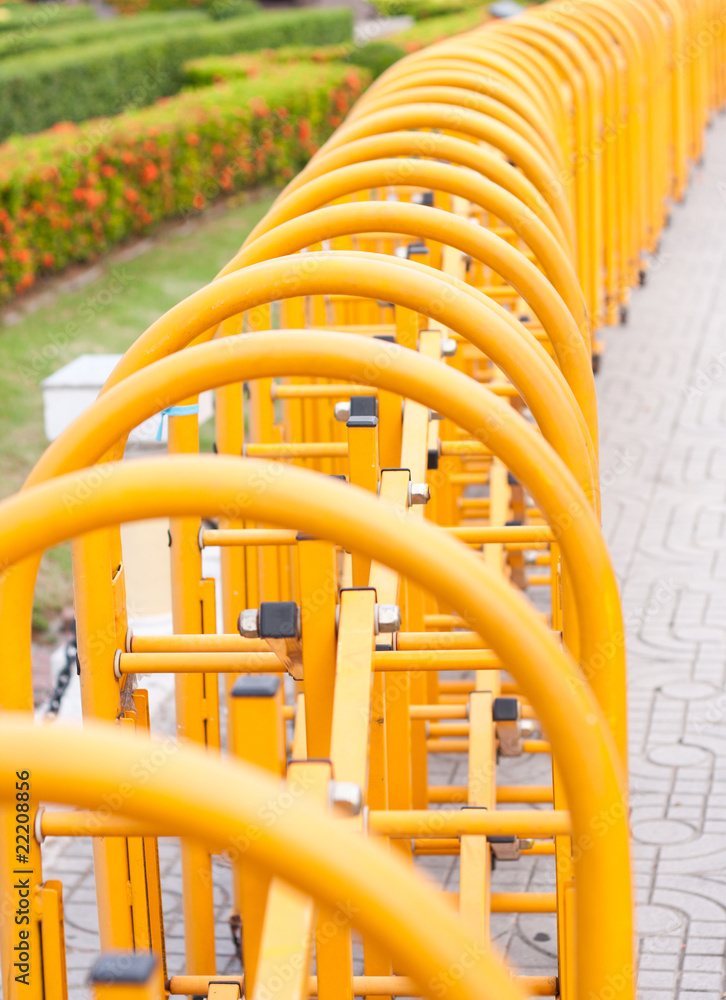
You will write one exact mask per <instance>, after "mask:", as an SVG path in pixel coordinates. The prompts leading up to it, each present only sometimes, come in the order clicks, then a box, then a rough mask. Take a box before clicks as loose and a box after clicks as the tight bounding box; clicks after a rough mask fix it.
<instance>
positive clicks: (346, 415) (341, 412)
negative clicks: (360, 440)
mask: <svg viewBox="0 0 726 1000" xmlns="http://www.w3.org/2000/svg"><path fill="white" fill-rule="evenodd" d="M333 412H334V414H335V419H336V420H337V421H338V422H339V423H341V424H345V423H347V422H348V421H349V420H350V400H349V399H345V400H343V401H342V402H340V403H336V404H335V409H334V411H333Z"/></svg>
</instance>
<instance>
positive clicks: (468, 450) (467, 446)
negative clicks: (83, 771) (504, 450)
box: [441, 441, 492, 457]
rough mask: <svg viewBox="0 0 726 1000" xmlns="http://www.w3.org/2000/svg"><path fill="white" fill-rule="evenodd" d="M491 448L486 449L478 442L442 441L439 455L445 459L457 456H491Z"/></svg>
mask: <svg viewBox="0 0 726 1000" xmlns="http://www.w3.org/2000/svg"><path fill="white" fill-rule="evenodd" d="M491 453H492V452H491V448H487V446H486V445H485V444H482V443H481V442H480V441H442V442H441V454H442V455H444V456H447V457H451V456H457V455H491Z"/></svg>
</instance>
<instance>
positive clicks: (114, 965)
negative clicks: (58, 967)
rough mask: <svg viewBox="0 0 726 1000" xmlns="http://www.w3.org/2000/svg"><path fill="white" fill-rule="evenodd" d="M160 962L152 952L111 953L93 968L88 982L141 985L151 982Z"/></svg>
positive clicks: (99, 960) (101, 958) (102, 957)
mask: <svg viewBox="0 0 726 1000" xmlns="http://www.w3.org/2000/svg"><path fill="white" fill-rule="evenodd" d="M158 962H159V960H158V958H157V957H156V955H153V954H152V953H151V952H150V951H109V952H108V953H107V954H105V955H101V957H100V958H99V959H98V961H97V962H96V964H95V965H94V966H93V968H92V969H91V971H90V973H89V976H88V982H89V983H98V984H101V983H118V984H128V985H141V984H142V983H146V982H148V981H149V979H150V978H151V976H152V975H153V973H154V972H155V970H156V968H157V965H158Z"/></svg>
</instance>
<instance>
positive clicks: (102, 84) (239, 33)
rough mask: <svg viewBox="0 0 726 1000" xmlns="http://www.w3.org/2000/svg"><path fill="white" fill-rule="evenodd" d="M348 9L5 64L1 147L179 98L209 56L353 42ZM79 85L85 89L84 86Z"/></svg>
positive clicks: (176, 32) (0, 82)
mask: <svg viewBox="0 0 726 1000" xmlns="http://www.w3.org/2000/svg"><path fill="white" fill-rule="evenodd" d="M351 33H352V13H351V10H350V9H349V8H347V7H343V8H339V7H330V8H307V9H302V10H287V11H279V12H274V13H267V12H265V13H260V14H253V15H250V16H249V17H241V18H232V19H230V20H228V21H224V22H221V23H216V22H213V21H210V22H208V23H206V24H201V25H200V24H196V23H195V24H194V25H190V26H178V27H175V28H173V29H172V30H168V31H166V30H165V31H163V32H162V31H159V30H154V31H151V32H149V33H148V34H146V35H141V36H133V37H130V38H122V39H114V40H106V41H104V42H97V43H94V44H89V45H76V46H72V47H69V48H64V49H57V50H54V51H52V52H37V53H30V54H29V55H25V56H18V57H15V58H11V59H5V60H3V61H2V62H0V140H2V139H5V138H6V137H7V136H10V135H14V134H22V133H28V132H39V131H41V130H43V129H46V128H48V127H49V126H51V125H54V124H55V123H56V122H78V121H84V120H85V119H87V118H93V117H95V116H98V115H115V114H119V113H121V112H123V111H125V110H127V109H128V108H132V107H142V106H144V105H147V104H151V103H152V102H154V101H155V100H157V99H158V98H160V97H167V96H170V95H172V94H176V93H177V92H178V91H179V90H180V89H181V87H182V84H183V81H184V77H183V72H182V65H183V63H184V62H186V61H187V60H189V59H193V58H195V57H198V56H202V55H208V54H212V53H220V54H231V53H233V52H249V51H253V50H255V49H259V48H261V47H262V46H265V47H268V48H277V47H279V46H283V45H291V44H293V43H296V44H300V45H329V44H333V43H339V42H344V41H347V40H349V39H350V37H351ZM80 81H82V85H80Z"/></svg>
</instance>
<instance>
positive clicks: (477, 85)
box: [348, 63, 565, 167]
mask: <svg viewBox="0 0 726 1000" xmlns="http://www.w3.org/2000/svg"><path fill="white" fill-rule="evenodd" d="M400 85H401V84H400V82H398V81H391V82H389V83H385V82H384V83H383V85H382V86H380V87H378V88H377V90H376V91H375V92H374V94H373V95H372V97H373V99H375V100H379V99H380V98H381V97H383V96H384V95H387V94H390V93H394V92H395V91H396V90H398V89H399V87H400ZM421 86H440V87H441V86H443V87H461V88H463V89H465V90H473V91H476V92H477V93H479V94H485V95H487V96H488V97H493V98H495V99H496V100H498V101H500V102H501V103H502V104H506V105H507V106H508V107H510V108H511V109H512V110H513V111H516V112H517V113H518V114H519V115H520V116H521V117H522V118H524V119H525V120H526V121H527V122H528V123H529V124H530V125H531V126H532V128H534V129H535V130H537V132H538V134H539V136H540V137H541V139H542V140H543V141H544V142H545V143H546V144H547V147H548V149H549V152H550V154H551V155H552V156H553V157H554V158H555V159H556V160H557V161H558V162H560V163H561V165H562V166H563V167H564V163H565V160H564V156H563V152H562V148H561V147H560V145H559V144H558V142H557V136H556V134H555V132H554V130H553V129H552V128H551V126H550V124H549V123H548V122H547V121H546V120H544V119H543V118H542V116H541V115H540V114H539V112H538V110H537V106H536V104H535V103H534V102H533V101H532V99H531V98H530V97H529V96H528V95H527V94H522V93H521V92H520V91H519V90H517V89H516V88H515V87H512V86H509V85H508V84H506V83H502V82H501V81H499V80H493V79H492V78H491V77H485V76H483V75H482V74H479V73H474V72H471V71H470V70H465V69H458V70H455V69H443V68H438V67H437V66H436V64H435V63H434V65H433V66H432V67H431V68H429V66H428V63H427V64H426V66H425V67H422V68H421V69H420V70H419V71H418V72H416V71H414V72H412V73H411V74H410V75H408V76H407V77H406V78H405V87H407V88H408V87H421ZM366 96H367V94H364V95H363V97H362V98H361V100H360V101H359V102H358V104H357V105H356V106H355V108H353V110H352V111H351V112H350V113H349V115H348V121H353V120H354V119H355V118H357V117H358V112H359V109H360V108H361V107H364V106H365V107H367V106H368V101H367V100H366Z"/></svg>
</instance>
